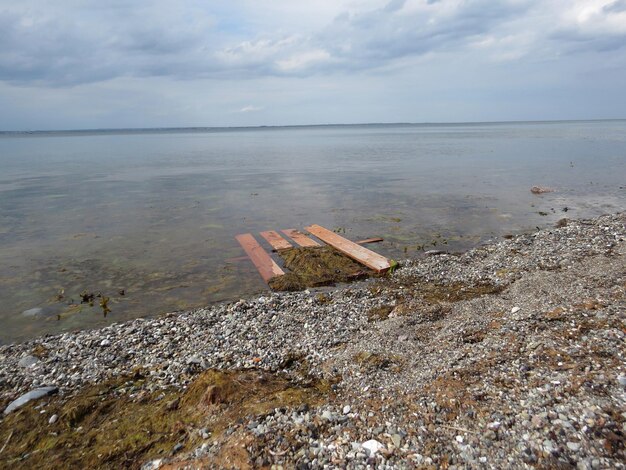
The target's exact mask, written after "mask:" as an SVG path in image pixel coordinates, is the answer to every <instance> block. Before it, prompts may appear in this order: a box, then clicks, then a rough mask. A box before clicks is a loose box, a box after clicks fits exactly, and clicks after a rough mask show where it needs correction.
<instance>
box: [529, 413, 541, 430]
mask: <svg viewBox="0 0 626 470" xmlns="http://www.w3.org/2000/svg"><path fill="white" fill-rule="evenodd" d="M530 423H531V424H532V425H533V427H535V428H541V427H543V425H544V423H545V421H544V420H543V418H542V417H541V416H539V415H535V416H533V417H532V419H531V420H530Z"/></svg>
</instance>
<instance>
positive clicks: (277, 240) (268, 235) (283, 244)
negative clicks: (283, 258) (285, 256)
mask: <svg viewBox="0 0 626 470" xmlns="http://www.w3.org/2000/svg"><path fill="white" fill-rule="evenodd" d="M261 236H262V237H263V238H265V239H266V240H267V242H268V243H269V244H270V245H272V248H274V249H275V250H286V249H287V248H291V247H292V246H293V245H292V244H291V243H289V242H288V241H287V240H285V239H284V238H283V237H281V236H280V234H279V233H278V232H275V231H274V230H268V231H267V232H261Z"/></svg>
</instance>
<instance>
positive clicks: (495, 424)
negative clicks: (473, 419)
mask: <svg viewBox="0 0 626 470" xmlns="http://www.w3.org/2000/svg"><path fill="white" fill-rule="evenodd" d="M500 425H501V423H500V421H494V422H492V423H489V424H488V425H487V427H488V428H489V429H492V430H494V431H497V430H498V429H500Z"/></svg>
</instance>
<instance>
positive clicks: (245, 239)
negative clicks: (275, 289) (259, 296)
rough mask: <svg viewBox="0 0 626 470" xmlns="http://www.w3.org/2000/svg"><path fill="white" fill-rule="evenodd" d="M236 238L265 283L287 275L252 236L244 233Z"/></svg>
mask: <svg viewBox="0 0 626 470" xmlns="http://www.w3.org/2000/svg"><path fill="white" fill-rule="evenodd" d="M235 238H236V239H237V241H238V242H239V244H240V245H241V247H242V248H243V249H244V251H245V252H246V253H247V255H248V256H249V257H250V260H252V262H253V263H254V265H255V266H256V268H257V269H258V270H259V274H261V277H262V278H263V280H264V281H265V282H267V281H269V280H270V279H271V278H273V277H276V276H282V275H283V274H285V272H284V271H283V270H282V269H280V267H279V266H278V265H277V264H276V263H275V262H274V260H273V259H272V258H271V257H270V255H269V254H268V253H267V252H266V251H265V250H264V249H263V247H262V246H261V245H259V243H258V242H257V241H256V240H255V239H254V237H253V236H252V234H250V233H243V234H241V235H237V236H236V237H235Z"/></svg>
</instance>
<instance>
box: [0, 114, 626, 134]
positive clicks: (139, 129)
mask: <svg viewBox="0 0 626 470" xmlns="http://www.w3.org/2000/svg"><path fill="white" fill-rule="evenodd" d="M624 120H626V118H600V119H543V120H505V121H449V122H446V121H438V122H429V121H424V122H363V123H325V124H272V125H263V124H261V125H256V126H174V127H172V126H165V127H102V128H82V129H47V130H46V129H34V130H32V129H24V130H12V131H10V130H0V134H48V133H51V134H52V133H63V132H79V133H89V132H120V131H124V132H149V131H154V132H158V131H186V130H196V131H198V130H217V131H219V130H260V129H285V128H288V129H289V128H296V129H297V128H304V127H353V126H452V125H468V124H471V125H480V124H530V123H538V124H547V123H563V122H607V121H624Z"/></svg>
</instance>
